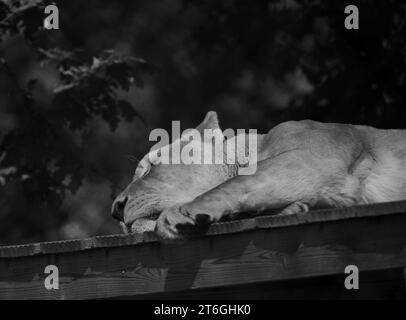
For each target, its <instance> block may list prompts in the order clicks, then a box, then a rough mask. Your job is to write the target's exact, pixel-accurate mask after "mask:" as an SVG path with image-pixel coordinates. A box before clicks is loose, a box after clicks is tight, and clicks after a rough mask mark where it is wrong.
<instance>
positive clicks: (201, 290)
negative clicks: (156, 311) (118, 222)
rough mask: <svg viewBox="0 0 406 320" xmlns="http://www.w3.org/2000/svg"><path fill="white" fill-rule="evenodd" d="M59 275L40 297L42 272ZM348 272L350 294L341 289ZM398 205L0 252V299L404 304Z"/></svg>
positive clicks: (403, 229)
mask: <svg viewBox="0 0 406 320" xmlns="http://www.w3.org/2000/svg"><path fill="white" fill-rule="evenodd" d="M47 265H55V266H57V267H58V269H59V276H60V288H59V289H58V290H47V289H46V288H45V286H44V279H45V277H46V276H47V274H44V269H45V267H46V266H47ZM347 265H356V266H357V267H358V268H359V270H360V271H361V273H360V288H359V290H347V289H345V287H344V279H345V277H346V276H347V275H346V274H344V269H345V267H346V266H347ZM404 268H406V202H397V203H385V204H378V205H370V206H360V207H352V208H347V209H343V210H323V211H313V212H310V213H309V214H306V215H300V216H296V215H295V216H286V217H279V216H265V217H258V218H255V219H246V220H238V221H233V222H228V223H221V224H215V225H213V226H212V227H211V228H210V230H209V232H208V234H207V235H205V236H202V237H199V238H195V239H191V240H190V241H188V242H186V243H183V244H178V245H163V244H161V243H158V242H157V241H156V239H155V237H154V235H153V234H144V235H142V236H141V235H134V234H133V235H116V236H106V237H96V238H91V239H82V240H72V241H60V242H49V243H37V244H28V245H22V246H9V247H0V299H103V298H135V299H144V298H151V299H155V298H159V299H166V298H191V299H200V298H230V299H250V298H255V299H261V298H300V299H303V298H305V299H307V298H317V299H319V298H321V299H323V298H328V299H335V298H351V299H362V298H401V299H404V298H406V290H405V278H404V273H403V270H404Z"/></svg>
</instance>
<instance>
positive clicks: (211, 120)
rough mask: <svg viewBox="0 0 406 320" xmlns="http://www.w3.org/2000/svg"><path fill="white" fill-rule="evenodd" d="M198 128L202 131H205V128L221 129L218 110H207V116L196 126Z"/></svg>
mask: <svg viewBox="0 0 406 320" xmlns="http://www.w3.org/2000/svg"><path fill="white" fill-rule="evenodd" d="M196 129H197V130H198V131H199V132H200V133H203V130H204V129H220V125H219V119H218V117H217V112H216V111H209V112H207V114H206V117H205V118H204V120H203V121H202V123H201V124H199V125H198V126H197V127H196Z"/></svg>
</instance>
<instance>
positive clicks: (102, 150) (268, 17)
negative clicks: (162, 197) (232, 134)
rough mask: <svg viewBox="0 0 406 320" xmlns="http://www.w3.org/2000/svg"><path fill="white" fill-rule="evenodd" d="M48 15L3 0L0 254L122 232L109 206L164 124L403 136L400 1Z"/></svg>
mask: <svg viewBox="0 0 406 320" xmlns="http://www.w3.org/2000/svg"><path fill="white" fill-rule="evenodd" d="M46 3H49V2H47V1H44V2H42V1H39V2H38V4H37V3H36V2H35V1H23V0H16V1H12V0H10V1H8V0H1V1H0V59H1V60H0V244H12V243H13V244H15V243H24V242H32V241H47V240H58V239H66V238H80V237H89V236H94V235H103V234H111V233H117V232H119V228H118V226H117V225H116V223H115V222H114V221H113V220H112V219H111V217H110V205H111V202H112V197H113V196H114V194H116V193H117V192H119V190H120V189H121V188H123V187H125V186H126V184H127V183H128V182H129V181H130V179H131V177H132V174H133V170H134V169H135V167H136V164H137V159H139V158H141V157H142V156H143V154H144V153H146V151H147V150H148V147H149V146H150V143H149V142H148V135H149V132H150V130H151V129H153V128H156V127H162V128H170V124H171V123H170V121H171V120H181V122H182V126H183V127H184V128H188V127H193V126H195V125H197V124H198V123H199V122H200V121H201V120H202V118H203V117H204V115H205V113H206V112H207V111H208V110H216V111H217V112H218V114H219V116H220V121H221V125H222V127H223V128H224V129H225V128H234V129H236V128H247V129H248V128H257V129H258V130H259V131H267V130H269V129H270V128H271V127H273V126H274V125H276V124H278V123H280V122H282V121H285V120H299V119H314V120H319V121H330V122H344V123H353V124H368V125H373V126H376V127H379V128H406V104H405V102H406V90H405V87H406V68H405V63H406V43H405V42H406V15H405V13H406V3H405V2H404V1H403V0H398V1H396V0H374V1H366V0H365V1H362V0H359V1H355V0H354V1H350V2H346V1H342V0H335V1H332V0H325V1H315V0H313V1H310V0H308V1H306V0H275V1H261V0H259V1H255V2H254V1H243V0H223V1H218V0H216V1H215V0H212V1H193V0H191V1H182V0H170V1H169V0H165V1H134V0H117V1H101V0H87V1H80V0H69V1H68V0H64V1H56V3H57V5H58V8H59V11H60V19H61V21H60V30H58V31H55V30H44V29H43V28H41V25H42V19H43V18H44V17H45V15H44V14H43V5H44V4H46ZM349 4H353V5H357V6H358V8H359V12H360V29H359V30H346V29H345V28H344V19H345V17H346V15H345V14H344V8H345V6H346V5H349ZM106 50H109V51H106ZM133 57H136V58H137V59H135V58H133ZM141 59H142V60H141Z"/></svg>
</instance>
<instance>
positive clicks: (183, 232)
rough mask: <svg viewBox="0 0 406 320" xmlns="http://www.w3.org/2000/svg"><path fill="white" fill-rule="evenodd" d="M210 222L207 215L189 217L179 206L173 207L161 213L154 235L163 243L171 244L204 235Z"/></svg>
mask: <svg viewBox="0 0 406 320" xmlns="http://www.w3.org/2000/svg"><path fill="white" fill-rule="evenodd" d="M211 222H212V218H211V217H210V215H208V214H202V213H200V214H197V215H190V214H189V213H188V212H187V211H186V210H185V209H183V208H182V207H181V206H175V207H171V208H168V209H165V210H164V211H163V212H162V213H161V215H160V216H159V218H158V220H157V223H156V227H155V233H156V234H157V236H158V237H159V238H160V239H161V240H163V241H164V242H172V241H176V240H182V239H184V238H187V237H190V236H194V235H198V234H202V233H204V232H205V231H207V229H208V227H209V225H210V223H211Z"/></svg>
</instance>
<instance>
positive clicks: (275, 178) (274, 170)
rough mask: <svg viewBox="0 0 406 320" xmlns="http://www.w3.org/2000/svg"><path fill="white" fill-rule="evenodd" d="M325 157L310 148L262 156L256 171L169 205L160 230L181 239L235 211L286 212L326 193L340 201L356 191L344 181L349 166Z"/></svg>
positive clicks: (297, 209) (167, 236) (163, 234)
mask: <svg viewBox="0 0 406 320" xmlns="http://www.w3.org/2000/svg"><path fill="white" fill-rule="evenodd" d="M326 161H329V160H328V159H327V160H325V159H321V158H317V157H315V156H314V155H313V154H312V153H311V152H309V151H305V150H304V151H291V152H286V153H284V154H283V155H280V156H278V157H275V158H273V159H267V160H263V161H261V162H260V163H258V169H257V172H256V173H255V174H254V175H250V176H237V177H234V178H232V179H230V180H228V181H226V182H224V183H222V184H221V185H219V186H217V187H216V188H214V189H212V190H210V191H208V192H206V193H204V194H202V195H201V196H199V197H197V198H195V199H194V200H193V201H191V202H189V203H186V204H183V205H180V206H179V207H178V208H170V209H167V210H164V211H163V213H162V214H161V217H160V218H159V219H158V223H157V227H156V232H157V234H158V235H159V236H160V237H161V238H163V239H178V238H182V237H187V236H189V235H191V234H196V233H199V232H201V231H203V230H206V229H207V227H208V225H209V224H210V223H212V222H216V221H219V220H220V219H222V218H223V217H225V216H227V215H230V214H234V213H239V212H248V211H251V212H253V211H255V212H261V211H263V210H266V209H285V211H282V213H283V214H294V213H300V212H307V211H308V210H309V207H311V206H312V205H313V204H315V203H317V202H318V201H322V200H323V197H327V198H332V197H337V195H338V196H339V197H337V199H338V201H339V200H340V199H341V198H342V197H343V194H344V193H345V192H346V193H349V194H350V195H352V194H354V193H356V190H352V189H351V188H348V186H346V185H345V181H346V179H345V177H346V176H345V173H343V172H342V169H340V168H343V167H344V166H342V165H341V164H340V163H338V164H335V166H332V165H328V164H329V163H327V162H326ZM335 170H336V171H335ZM326 182H328V183H329V188H328V189H326V188H325V185H326ZM333 182H334V183H333ZM326 190H327V191H326ZM321 191H323V192H321Z"/></svg>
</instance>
